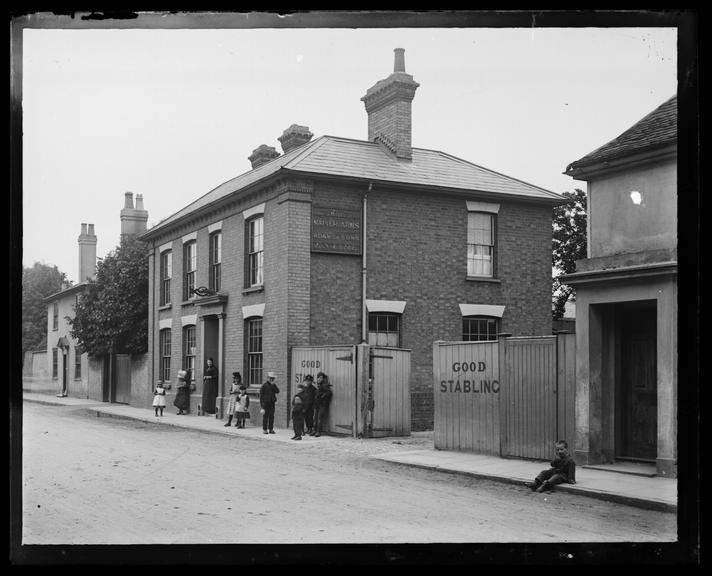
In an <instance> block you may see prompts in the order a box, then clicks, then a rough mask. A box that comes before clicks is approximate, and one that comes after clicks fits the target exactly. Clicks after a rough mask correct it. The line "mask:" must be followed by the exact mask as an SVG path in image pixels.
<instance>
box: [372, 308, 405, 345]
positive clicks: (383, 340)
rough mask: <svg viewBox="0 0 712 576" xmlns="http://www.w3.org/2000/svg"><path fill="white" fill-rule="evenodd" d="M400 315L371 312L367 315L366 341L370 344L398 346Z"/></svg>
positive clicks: (399, 339)
mask: <svg viewBox="0 0 712 576" xmlns="http://www.w3.org/2000/svg"><path fill="white" fill-rule="evenodd" d="M400 328H401V315H400V314H392V313H387V312H371V313H369V315H368V343H369V344H371V345H372V346H390V347H392V348H398V347H399V346H400V341H401V338H400Z"/></svg>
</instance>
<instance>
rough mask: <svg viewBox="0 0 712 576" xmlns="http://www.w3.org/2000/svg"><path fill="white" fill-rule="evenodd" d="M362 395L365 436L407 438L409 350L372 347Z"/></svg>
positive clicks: (408, 425) (408, 433) (408, 417)
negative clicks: (363, 397)
mask: <svg viewBox="0 0 712 576" xmlns="http://www.w3.org/2000/svg"><path fill="white" fill-rule="evenodd" d="M365 392H366V397H365V402H364V407H365V417H364V423H365V430H364V436H366V437H367V438H380V437H384V436H410V350H405V349H403V348H385V347H377V346H373V347H371V348H370V353H369V380H368V384H367V387H366V391H365Z"/></svg>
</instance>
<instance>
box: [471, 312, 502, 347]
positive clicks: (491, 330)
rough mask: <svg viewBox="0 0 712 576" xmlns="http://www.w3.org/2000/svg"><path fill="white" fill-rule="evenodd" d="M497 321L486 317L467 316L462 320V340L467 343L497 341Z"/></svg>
mask: <svg viewBox="0 0 712 576" xmlns="http://www.w3.org/2000/svg"><path fill="white" fill-rule="evenodd" d="M498 331H499V330H498V326H497V319H496V318H488V317H486V316H465V317H464V318H463V319H462V339H463V340H464V341H465V342H479V341H485V340H497V333H498Z"/></svg>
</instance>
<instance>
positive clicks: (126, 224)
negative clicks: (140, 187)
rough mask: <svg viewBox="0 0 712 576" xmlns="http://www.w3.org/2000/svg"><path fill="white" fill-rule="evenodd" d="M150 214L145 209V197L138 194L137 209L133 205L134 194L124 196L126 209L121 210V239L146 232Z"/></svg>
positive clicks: (127, 193)
mask: <svg viewBox="0 0 712 576" xmlns="http://www.w3.org/2000/svg"><path fill="white" fill-rule="evenodd" d="M147 222H148V212H147V211H146V210H144V209H143V196H142V195H141V194H136V207H135V208H134V203H133V192H126V193H125V194H124V207H123V209H122V210H121V238H124V237H126V236H133V235H135V234H140V233H141V232H145V231H146V223H147Z"/></svg>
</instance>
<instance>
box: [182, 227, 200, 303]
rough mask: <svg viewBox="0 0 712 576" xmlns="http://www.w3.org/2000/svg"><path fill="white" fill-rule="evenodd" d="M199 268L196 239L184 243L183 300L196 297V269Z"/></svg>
mask: <svg viewBox="0 0 712 576" xmlns="http://www.w3.org/2000/svg"><path fill="white" fill-rule="evenodd" d="M196 268H197V257H196V250H195V241H194V240H193V241H191V242H186V243H185V244H183V301H185V300H190V299H191V298H193V297H194V294H193V289H194V288H195V270H196Z"/></svg>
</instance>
